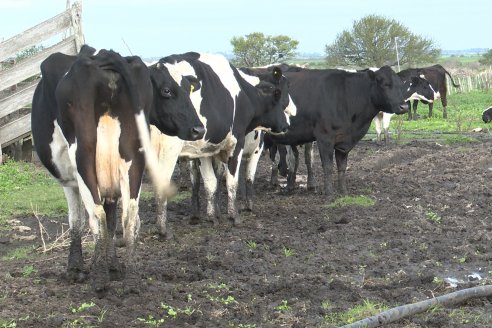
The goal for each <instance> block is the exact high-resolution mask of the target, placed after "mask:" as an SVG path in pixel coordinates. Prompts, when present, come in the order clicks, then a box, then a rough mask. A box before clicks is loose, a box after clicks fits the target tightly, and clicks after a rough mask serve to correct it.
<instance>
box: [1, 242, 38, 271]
mask: <svg viewBox="0 0 492 328" xmlns="http://www.w3.org/2000/svg"><path fill="white" fill-rule="evenodd" d="M33 250H34V246H23V247H18V248H15V249H12V250H10V251H9V252H8V253H7V255H5V256H2V261H12V260H23V259H27V258H28V257H29V256H31V255H30V254H31V252H32V251H33ZM24 269H25V268H24ZM24 269H23V270H24Z"/></svg>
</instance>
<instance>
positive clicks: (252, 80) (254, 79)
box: [238, 70, 260, 87]
mask: <svg viewBox="0 0 492 328" xmlns="http://www.w3.org/2000/svg"><path fill="white" fill-rule="evenodd" d="M238 71H239V75H241V77H242V78H243V79H245V80H246V82H248V83H249V84H251V85H252V86H254V87H255V86H257V85H258V84H260V78H259V77H257V76H254V75H249V74H246V73H244V72H243V71H241V70H238Z"/></svg>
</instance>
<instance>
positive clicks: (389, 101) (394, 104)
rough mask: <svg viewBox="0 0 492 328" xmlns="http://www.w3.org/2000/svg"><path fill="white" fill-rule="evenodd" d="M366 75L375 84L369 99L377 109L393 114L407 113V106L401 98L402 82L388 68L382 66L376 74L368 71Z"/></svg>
mask: <svg viewBox="0 0 492 328" xmlns="http://www.w3.org/2000/svg"><path fill="white" fill-rule="evenodd" d="M367 74H369V76H370V78H371V79H373V80H374V82H375V83H374V84H373V88H372V89H373V90H372V92H371V97H372V101H373V103H374V104H375V105H376V107H377V108H378V109H381V110H382V111H383V112H386V113H395V114H403V113H406V112H407V111H408V105H407V104H406V102H405V98H404V97H403V91H402V90H403V82H402V81H401V79H400V78H399V77H398V75H396V73H395V72H394V71H393V70H392V69H391V68H390V67H389V66H383V67H381V68H380V69H379V70H377V71H376V72H373V71H370V70H369V71H367Z"/></svg>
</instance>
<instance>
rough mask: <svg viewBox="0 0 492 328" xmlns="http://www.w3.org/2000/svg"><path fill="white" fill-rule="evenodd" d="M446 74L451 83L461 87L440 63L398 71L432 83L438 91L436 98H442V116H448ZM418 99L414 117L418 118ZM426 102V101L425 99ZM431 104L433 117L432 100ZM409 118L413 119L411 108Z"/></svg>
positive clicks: (404, 77)
mask: <svg viewBox="0 0 492 328" xmlns="http://www.w3.org/2000/svg"><path fill="white" fill-rule="evenodd" d="M446 74H447V75H448V76H449V78H450V79H451V83H452V84H453V86H454V87H455V88H459V87H460V86H459V84H456V83H454V80H453V78H452V77H451V74H449V72H448V71H446V69H444V67H442V66H441V65H439V64H436V65H433V66H429V67H422V68H409V69H405V70H403V71H401V72H399V73H398V75H399V76H400V77H401V78H402V79H403V80H405V79H410V78H411V77H412V76H420V77H422V78H424V79H426V80H427V81H429V83H430V84H431V85H432V88H433V89H434V90H435V91H436V96H435V98H434V100H437V99H439V98H441V103H442V117H443V118H447V117H448V112H447V109H446V106H447V105H448V100H447V92H448V89H447V84H446ZM418 102H419V101H418V100H414V101H413V119H414V120H415V119H417V106H418ZM423 102H424V103H426V102H425V101H423ZM428 104H429V117H432V108H433V107H434V103H432V102H430V103H428ZM408 119H409V120H411V119H412V111H411V110H410V109H409V111H408Z"/></svg>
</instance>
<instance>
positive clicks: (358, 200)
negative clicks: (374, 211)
mask: <svg viewBox="0 0 492 328" xmlns="http://www.w3.org/2000/svg"><path fill="white" fill-rule="evenodd" d="M375 203H376V201H375V200H374V199H372V198H370V197H367V196H363V195H361V196H343V197H339V198H337V199H335V200H334V201H333V202H331V203H330V204H327V205H325V206H324V207H327V208H334V207H346V206H353V205H356V206H362V207H371V206H374V204H375Z"/></svg>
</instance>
